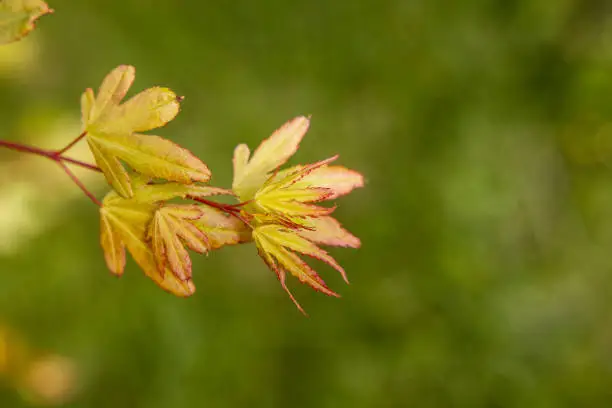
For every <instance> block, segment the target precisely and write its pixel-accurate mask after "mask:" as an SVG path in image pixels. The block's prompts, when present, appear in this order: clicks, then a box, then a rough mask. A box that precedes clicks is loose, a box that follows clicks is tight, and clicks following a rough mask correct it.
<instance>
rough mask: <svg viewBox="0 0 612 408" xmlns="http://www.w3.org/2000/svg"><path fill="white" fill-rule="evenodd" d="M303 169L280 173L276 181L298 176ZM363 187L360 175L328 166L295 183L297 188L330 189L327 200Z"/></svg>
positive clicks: (294, 168)
mask: <svg viewBox="0 0 612 408" xmlns="http://www.w3.org/2000/svg"><path fill="white" fill-rule="evenodd" d="M303 168H304V166H294V167H291V168H289V169H286V170H283V171H280V172H279V173H278V174H277V175H276V176H275V180H279V179H282V178H283V177H286V176H288V175H291V174H297V173H298V172H299V171H300V170H302V169H303ZM363 185H364V181H363V176H362V175H361V174H360V173H358V172H356V171H354V170H350V169H347V168H345V167H342V166H327V165H326V166H321V167H319V168H317V169H314V170H312V171H311V172H310V173H308V174H306V175H304V176H303V177H302V178H301V179H300V180H298V181H296V183H295V187H296V188H308V187H318V188H326V189H328V190H329V191H330V192H331V193H330V195H329V196H328V197H327V198H326V199H327V200H333V199H335V198H338V197H340V196H343V195H345V194H348V193H350V192H351V191H353V189H355V188H358V187H363Z"/></svg>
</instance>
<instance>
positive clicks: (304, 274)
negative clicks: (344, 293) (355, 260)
mask: <svg viewBox="0 0 612 408" xmlns="http://www.w3.org/2000/svg"><path fill="white" fill-rule="evenodd" d="M253 239H254V241H255V244H256V245H257V249H258V251H259V254H260V255H261V257H262V258H263V260H264V262H265V263H266V264H267V265H268V266H269V267H270V268H271V269H272V270H273V271H274V272H275V273H276V275H277V276H278V279H279V281H280V282H281V285H282V287H283V289H285V291H286V292H287V293H288V294H289V296H290V297H291V299H292V300H293V302H294V303H295V304H296V306H297V307H298V308H299V309H300V310H301V311H303V309H302V307H301V306H300V305H299V303H298V302H297V301H296V300H295V298H294V297H293V295H292V294H291V292H290V291H289V289H288V288H287V286H286V283H285V275H286V272H289V273H291V274H292V275H293V276H295V277H297V278H298V279H299V280H300V282H302V283H306V284H308V285H309V286H311V287H312V288H313V289H315V290H318V291H320V292H322V293H325V294H326V295H329V296H336V297H338V296H339V295H338V294H337V293H335V292H333V291H332V290H330V289H329V288H328V287H327V285H326V284H325V282H324V281H323V279H321V277H320V276H319V275H318V274H317V273H316V272H315V271H314V270H313V269H312V268H311V267H310V266H309V265H308V264H307V263H306V262H304V261H303V260H302V259H301V258H300V257H299V256H297V255H296V254H295V253H293V252H291V251H290V250H293V251H298V252H301V253H304V254H306V255H309V256H313V257H315V258H318V259H321V260H323V261H325V262H327V263H329V264H330V265H332V266H333V267H334V268H336V269H338V270H340V271H341V273H342V274H343V276H344V270H342V268H341V267H340V266H339V265H338V264H337V263H336V262H335V260H333V258H331V256H329V255H328V254H327V253H326V252H325V251H323V250H322V249H320V248H318V247H316V245H314V244H312V243H310V242H308V241H307V240H306V239H304V238H302V237H300V236H299V235H297V234H295V233H294V232H291V231H287V230H285V229H284V228H283V227H282V226H280V225H274V224H268V225H262V226H259V227H257V228H255V229H254V230H253Z"/></svg>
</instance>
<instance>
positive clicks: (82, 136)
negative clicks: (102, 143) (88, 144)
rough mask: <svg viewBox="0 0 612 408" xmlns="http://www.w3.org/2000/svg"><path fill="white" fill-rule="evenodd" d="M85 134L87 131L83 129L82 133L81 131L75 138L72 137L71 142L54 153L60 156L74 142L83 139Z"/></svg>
mask: <svg viewBox="0 0 612 408" xmlns="http://www.w3.org/2000/svg"><path fill="white" fill-rule="evenodd" d="M86 135H87V131H86V130H85V131H83V133H81V134H80V135H79V136H78V137H77V138H76V139H74V140H73V141H72V142H70V143H68V144H67V145H66V147H64V148H63V149H61V150H58V151H56V152H55V155H56V156H57V157H59V156H61V155H62V154H64V153H66V152H67V151H68V150H70V149H71V148H72V146H74V145H75V144H77V143H79V142H80V141H81V139H83V138H84V137H85V136H86Z"/></svg>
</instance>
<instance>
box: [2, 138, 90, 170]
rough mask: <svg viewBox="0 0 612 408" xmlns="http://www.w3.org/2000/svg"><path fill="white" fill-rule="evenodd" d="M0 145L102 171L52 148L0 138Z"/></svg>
mask: <svg viewBox="0 0 612 408" xmlns="http://www.w3.org/2000/svg"><path fill="white" fill-rule="evenodd" d="M0 147H5V148H7V149H9V150H15V151H17V152H22V153H30V154H33V155H36V156H41V157H46V158H48V159H51V160H53V161H56V162H57V161H64V162H68V163H71V164H74V165H75V166H79V167H83V168H86V169H89V170H92V171H97V172H101V171H102V170H100V169H99V168H98V167H97V166H95V165H93V164H90V163H85V162H82V161H80V160H77V159H73V158H71V157H66V156H63V155H61V154H58V153H57V152H56V151H54V150H46V149H41V148H40V147H36V146H30V145H26V144H23V143H16V142H9V141H8V140H0Z"/></svg>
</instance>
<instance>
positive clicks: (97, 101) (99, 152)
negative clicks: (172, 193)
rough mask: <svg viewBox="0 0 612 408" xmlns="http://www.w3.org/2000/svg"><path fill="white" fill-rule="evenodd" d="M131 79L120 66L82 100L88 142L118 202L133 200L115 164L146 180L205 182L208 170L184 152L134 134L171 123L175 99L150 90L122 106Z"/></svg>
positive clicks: (130, 73) (176, 109)
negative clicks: (133, 171) (96, 92)
mask: <svg viewBox="0 0 612 408" xmlns="http://www.w3.org/2000/svg"><path fill="white" fill-rule="evenodd" d="M134 78H135V70H134V67H132V66H129V65H121V66H119V67H117V68H115V69H114V70H113V71H112V72H111V73H110V74H108V75H107V76H106V78H104V80H103V81H102V85H101V86H100V89H99V90H98V95H97V96H95V95H94V93H93V91H92V90H91V89H87V90H86V91H85V92H84V93H83V95H82V97H81V113H82V121H83V126H84V129H85V131H86V132H87V141H88V143H89V146H90V148H91V150H92V152H93V154H94V158H95V159H96V162H97V163H98V166H99V167H100V168H101V170H102V171H103V172H104V175H105V176H106V179H107V180H108V182H109V183H110V184H111V185H112V186H113V188H114V189H115V190H117V192H118V193H119V194H120V195H121V196H123V197H126V198H127V197H131V195H132V194H133V189H132V186H131V182H130V179H129V176H128V174H127V173H126V171H125V169H124V168H123V165H122V164H121V162H120V160H121V161H123V162H125V163H126V164H128V165H129V166H130V167H131V168H132V169H134V170H135V171H137V172H139V173H142V174H144V175H146V176H150V177H154V178H162V179H166V180H169V181H177V182H180V183H187V184H188V183H192V182H194V181H200V182H207V181H208V180H209V179H210V170H209V169H208V167H207V166H206V165H205V164H204V163H202V161H201V160H200V159H198V158H197V157H196V156H194V155H193V154H192V153H191V152H190V151H189V150H187V149H185V148H182V147H180V146H179V145H177V144H175V143H173V142H171V141H169V140H166V139H163V138H161V137H159V136H152V135H143V134H139V133H136V132H142V131H147V130H151V129H155V128H158V127H161V126H164V125H165V124H166V123H168V122H169V121H171V120H172V119H174V117H175V116H176V115H177V114H178V112H179V107H180V106H179V101H180V98H178V97H177V96H176V94H175V93H174V92H172V91H171V90H170V89H168V88H161V87H154V88H149V89H147V90H145V91H143V92H141V93H139V94H138V95H136V96H134V97H132V98H131V99H129V100H128V101H127V102H125V103H123V104H121V101H122V99H123V98H124V97H125V95H126V93H127V91H128V89H129V88H130V86H131V85H132V83H133V82H134Z"/></svg>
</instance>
